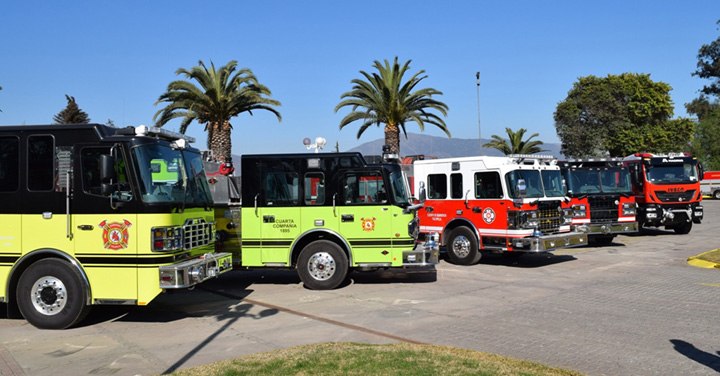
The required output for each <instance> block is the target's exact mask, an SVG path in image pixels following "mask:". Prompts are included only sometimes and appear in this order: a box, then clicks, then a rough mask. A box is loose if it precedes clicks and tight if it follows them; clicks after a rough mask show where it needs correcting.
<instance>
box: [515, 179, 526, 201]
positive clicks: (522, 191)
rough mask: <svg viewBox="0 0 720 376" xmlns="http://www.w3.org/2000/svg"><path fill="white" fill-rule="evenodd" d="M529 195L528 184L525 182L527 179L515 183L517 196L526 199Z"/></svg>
mask: <svg viewBox="0 0 720 376" xmlns="http://www.w3.org/2000/svg"><path fill="white" fill-rule="evenodd" d="M526 196H527V184H525V179H520V180H518V182H517V184H516V185H515V197H517V198H519V199H524V198H525V197H526Z"/></svg>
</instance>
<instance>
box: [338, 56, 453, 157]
mask: <svg viewBox="0 0 720 376" xmlns="http://www.w3.org/2000/svg"><path fill="white" fill-rule="evenodd" d="M410 62H411V60H408V61H407V62H405V64H403V65H402V66H400V64H399V63H398V58H397V56H396V57H395V60H394V61H393V63H392V64H390V62H389V61H388V60H387V59H386V60H385V64H382V63H380V62H379V61H377V60H375V63H374V64H373V67H374V68H375V69H377V71H378V72H377V73H373V74H369V73H366V72H364V71H360V74H362V75H363V77H365V80H367V81H364V80H362V79H353V80H352V81H350V82H351V83H352V84H353V86H352V90H351V91H348V92H346V93H344V94H342V95H341V96H340V99H344V100H342V101H341V102H340V103H339V104H338V105H337V106H335V112H338V110H339V109H341V108H343V107H345V106H349V107H351V108H352V110H351V112H350V113H349V114H347V115H346V116H345V117H344V118H343V119H342V120H341V121H340V129H343V128H344V127H345V126H347V125H348V124H350V123H353V122H355V121H358V120H359V121H361V125H360V129H359V130H358V133H357V138H358V139H359V138H360V136H361V135H362V134H363V132H365V130H366V129H368V127H370V126H371V125H377V126H378V127H379V126H380V124H385V144H386V145H388V146H390V148H391V150H392V151H394V152H396V153H398V154H399V153H400V130H402V132H403V134H404V135H405V138H407V131H406V130H405V123H406V122H411V121H414V122H416V123H417V124H418V126H419V127H420V131H424V130H425V123H427V124H432V125H435V126H437V127H438V128H440V129H442V131H443V132H445V134H446V135H447V136H448V137H450V132H449V131H448V129H447V125H445V121H444V120H443V119H442V118H441V117H440V116H438V115H437V114H435V113H433V112H430V111H432V110H435V111H438V112H440V113H441V114H442V115H443V116H447V111H448V106H447V105H446V104H445V103H443V102H440V101H438V100H435V99H433V95H442V92H440V91H438V90H435V89H433V88H425V89H416V87H417V86H418V84H419V83H420V82H421V81H422V80H424V79H425V78H427V75H423V76H421V75H422V74H424V73H425V71H424V70H420V71H419V72H417V73H415V74H414V75H413V76H412V77H410V78H409V79H408V80H407V81H406V82H403V76H404V75H405V73H406V72H407V71H408V69H410Z"/></svg>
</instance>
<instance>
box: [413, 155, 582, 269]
mask: <svg viewBox="0 0 720 376" xmlns="http://www.w3.org/2000/svg"><path fill="white" fill-rule="evenodd" d="M414 175H415V183H414V184H415V192H421V188H425V187H427V189H426V191H427V198H426V201H425V207H424V208H423V209H420V210H419V211H418V216H419V218H420V232H421V233H424V234H429V233H431V232H438V233H440V237H441V244H442V245H444V246H446V248H447V253H448V256H449V258H450V261H452V262H453V263H456V264H462V265H471V264H475V263H477V262H478V261H479V260H480V258H481V257H482V252H493V253H503V254H507V255H518V254H523V253H537V252H549V251H553V250H555V249H560V248H566V247H574V246H580V245H586V244H587V235H586V234H585V233H583V232H578V231H573V230H571V221H572V215H573V210H572V208H571V206H570V199H569V198H568V197H567V192H566V188H565V184H564V182H563V178H562V175H561V173H560V167H559V166H558V164H557V160H556V159H555V158H554V157H552V156H538V155H513V156H509V157H486V156H477V157H465V158H450V159H432V160H419V161H415V162H414ZM421 199H422V197H421Z"/></svg>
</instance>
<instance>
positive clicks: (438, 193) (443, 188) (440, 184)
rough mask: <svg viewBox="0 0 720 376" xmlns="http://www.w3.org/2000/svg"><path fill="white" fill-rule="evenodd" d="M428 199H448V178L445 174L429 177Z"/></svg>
mask: <svg viewBox="0 0 720 376" xmlns="http://www.w3.org/2000/svg"><path fill="white" fill-rule="evenodd" d="M427 179H428V182H427V185H428V198H432V199H438V198H447V176H446V175H445V174H433V175H428V177H427Z"/></svg>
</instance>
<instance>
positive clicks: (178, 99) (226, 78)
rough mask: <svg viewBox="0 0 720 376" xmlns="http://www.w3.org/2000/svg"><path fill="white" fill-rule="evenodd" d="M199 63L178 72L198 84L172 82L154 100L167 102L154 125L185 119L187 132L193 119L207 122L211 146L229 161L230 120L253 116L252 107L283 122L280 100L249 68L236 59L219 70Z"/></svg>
mask: <svg viewBox="0 0 720 376" xmlns="http://www.w3.org/2000/svg"><path fill="white" fill-rule="evenodd" d="M199 64H200V65H199V66H195V67H193V68H192V69H190V70H187V69H184V68H180V69H178V70H177V71H176V72H175V74H177V75H184V76H185V78H187V79H191V80H195V81H197V83H198V84H199V86H196V85H195V84H193V83H192V82H189V81H183V80H177V81H173V82H171V83H170V84H169V85H168V87H167V92H165V93H164V94H162V95H160V98H158V100H157V102H155V105H158V104H159V103H161V102H167V103H168V105H167V106H165V107H164V108H162V109H160V110H159V111H158V112H157V113H156V114H155V116H154V117H153V120H156V119H157V120H156V122H155V124H156V125H157V126H160V127H161V126H163V125H164V124H165V123H167V122H168V121H170V120H171V119H175V118H183V120H182V122H181V123H180V133H185V131H187V128H188V126H189V125H190V123H192V121H193V120H197V122H198V123H200V124H205V131H207V132H208V138H207V146H208V149H210V150H211V151H212V152H213V155H214V156H216V157H217V158H218V160H220V161H221V162H224V161H230V155H231V153H232V140H231V138H230V136H231V132H232V125H231V124H230V119H231V118H233V117H235V116H238V115H239V114H241V113H243V112H248V113H249V114H250V115H252V111H253V110H267V111H270V112H272V113H273V114H275V116H277V118H278V121H282V117H281V116H280V113H279V112H278V111H277V110H276V109H275V108H274V107H273V106H280V102H278V101H276V100H274V99H270V98H268V97H267V96H269V95H270V90H269V89H268V88H267V87H265V86H263V85H261V84H260V83H258V80H257V78H256V77H255V75H253V73H252V71H250V69H247V68H243V69H239V70H238V69H237V61H235V60H233V61H230V62H229V63H227V64H226V65H225V66H223V67H220V68H219V69H215V64H213V63H212V61H211V62H210V68H208V67H207V66H205V64H204V63H203V62H202V60H200V62H199Z"/></svg>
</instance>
